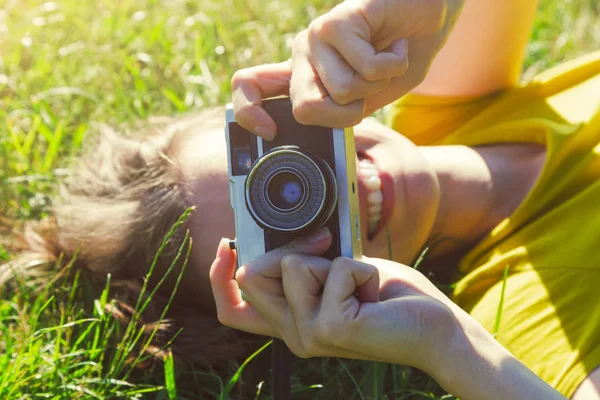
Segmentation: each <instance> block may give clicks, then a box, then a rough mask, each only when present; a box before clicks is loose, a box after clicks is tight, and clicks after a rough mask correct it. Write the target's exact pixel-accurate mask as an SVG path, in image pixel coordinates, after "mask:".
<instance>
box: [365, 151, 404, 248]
mask: <svg viewBox="0 0 600 400" xmlns="http://www.w3.org/2000/svg"><path fill="white" fill-rule="evenodd" d="M357 156H358V159H359V160H363V159H368V160H369V161H371V162H372V163H373V164H375V167H376V168H377V172H378V173H379V179H380V180H381V193H382V195H383V202H382V204H381V218H380V219H379V224H378V225H377V228H376V229H375V232H373V234H371V235H369V236H368V237H367V240H369V241H372V240H373V239H375V238H376V237H377V236H378V235H379V234H380V233H381V232H382V231H383V229H384V228H385V227H386V226H387V224H388V223H389V221H390V219H391V218H392V212H393V210H394V203H395V201H396V192H395V190H394V178H393V177H392V175H391V174H390V173H389V172H387V171H385V170H384V169H382V168H381V166H380V165H379V164H378V163H377V161H376V160H375V159H374V158H373V157H371V156H370V155H369V154H367V153H365V152H363V151H359V152H357ZM357 181H358V193H359V200H360V203H361V208H362V207H365V208H366V210H367V213H368V204H369V202H368V200H367V196H368V194H369V189H367V185H366V183H365V182H364V178H363V176H362V175H360V174H359V173H358V171H357Z"/></svg>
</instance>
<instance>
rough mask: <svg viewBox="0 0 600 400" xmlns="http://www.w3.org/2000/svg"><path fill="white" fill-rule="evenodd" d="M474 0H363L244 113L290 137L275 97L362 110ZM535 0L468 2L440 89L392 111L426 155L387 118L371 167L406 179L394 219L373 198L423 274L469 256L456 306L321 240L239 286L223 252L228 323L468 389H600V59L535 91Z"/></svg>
mask: <svg viewBox="0 0 600 400" xmlns="http://www.w3.org/2000/svg"><path fill="white" fill-rule="evenodd" d="M456 3H457V2H455V1H446V2H443V1H440V2H411V1H402V0H398V1H396V2H393V3H390V2H386V1H383V0H366V1H359V2H354V1H348V2H345V3H343V4H342V5H340V6H338V7H336V8H335V9H334V10H332V11H331V12H330V13H329V14H327V15H325V16H322V17H320V18H319V19H317V20H315V21H314V22H313V23H312V24H311V25H310V27H309V28H308V29H307V30H306V31H304V32H302V33H300V34H299V35H298V37H297V38H296V40H295V42H294V45H293V49H292V54H293V57H292V59H291V62H289V63H283V64H273V65H263V66H259V67H254V68H250V69H248V70H244V71H240V72H239V73H238V74H237V75H236V76H235V77H234V79H233V86H234V87H233V89H234V109H235V111H236V119H237V120H238V122H240V124H243V125H244V126H245V127H246V128H247V129H249V130H252V131H254V133H256V134H257V135H260V136H262V137H264V138H269V137H271V136H273V135H274V134H276V130H277V127H276V126H275V124H274V123H273V120H272V119H271V118H270V117H269V116H268V115H267V114H266V113H265V112H264V111H263V110H262V109H261V107H260V104H261V98H262V97H267V96H274V95H279V94H286V93H288V92H289V93H290V95H291V98H292V102H293V104H294V113H295V116H296V118H297V119H298V120H299V121H300V122H303V123H313V124H320V125H325V126H335V124H337V123H339V121H347V122H348V123H352V122H354V121H357V120H360V119H361V118H362V117H363V116H364V115H365V114H368V113H370V112H372V111H373V110H375V109H377V108H379V107H381V106H383V105H385V104H388V103H391V102H393V101H394V100H396V99H398V98H399V97H400V96H402V95H403V94H404V93H405V92H406V91H407V89H410V88H412V87H413V86H414V85H416V84H417V83H419V79H420V78H419V77H420V76H422V74H423V68H425V69H426V67H425V66H427V65H428V63H431V60H432V59H433V55H432V54H433V53H434V52H435V49H436V48H437V46H439V45H440V37H439V35H440V32H443V31H444V30H447V29H448V28H447V26H448V25H449V24H450V25H451V23H452V22H453V19H454V18H455V17H456V15H455V14H454V13H453V10H454V9H455V8H453V7H455V6H456ZM420 6H421V7H429V8H428V9H427V10H425V11H423V10H420V11H421V12H420V11H419V10H415V9H418V8H419V7H420ZM438 6H439V7H440V9H438V10H436V7H438ZM407 7H408V8H407ZM411 7H412V8H411ZM535 7H536V2H534V1H531V2H523V1H516V0H514V1H505V2H497V1H481V0H480V1H467V2H466V6H465V10H464V14H463V15H462V16H461V19H460V20H459V22H458V23H457V27H456V29H455V31H454V33H453V34H452V35H451V37H450V39H449V41H448V43H447V44H446V45H445V47H444V48H443V50H442V51H441V53H440V55H439V56H438V58H437V59H436V61H435V62H434V63H433V65H432V68H431V70H430V72H429V75H427V77H426V79H425V81H424V82H423V83H422V84H421V85H420V86H419V87H418V88H417V89H416V90H415V92H414V93H413V94H411V95H408V96H405V97H403V98H402V99H400V100H399V101H397V102H395V103H393V105H392V107H391V110H390V112H389V113H388V115H387V116H388V121H389V123H390V125H391V126H392V127H393V128H394V129H395V130H397V131H399V132H401V133H402V134H404V135H406V136H407V137H409V138H410V139H412V140H413V141H414V142H415V143H417V144H420V145H423V146H420V147H413V146H410V145H406V144H405V145H404V146H403V147H402V149H400V148H395V147H392V145H391V143H395V142H399V141H397V140H395V139H393V136H392V135H391V134H389V130H388V128H385V127H383V126H377V125H372V126H370V129H371V130H372V131H371V138H373V141H374V142H373V143H372V146H371V147H369V146H368V147H367V148H366V149H363V150H364V152H365V154H366V155H367V156H368V158H369V159H370V160H372V161H373V163H368V164H367V165H365V168H366V167H369V166H370V165H371V164H374V165H375V166H373V170H374V171H375V172H374V174H375V175H377V172H378V171H379V173H382V172H389V173H391V174H392V175H393V176H394V178H395V181H394V183H395V186H394V190H393V191H391V190H389V188H386V187H383V188H382V189H381V190H382V195H380V196H378V197H383V198H384V201H383V203H384V204H385V203H386V200H385V199H386V198H389V197H394V198H395V200H394V209H393V213H392V214H391V215H392V218H391V219H390V220H381V219H380V216H381V215H387V213H386V212H385V209H384V212H383V213H381V214H380V213H379V211H378V210H379V208H380V207H379V206H378V205H377V204H373V203H372V202H370V201H364V198H363V205H364V204H365V203H368V209H369V212H368V218H369V219H373V220H375V221H376V224H378V226H379V228H381V226H382V225H385V226H387V228H388V230H389V233H390V236H391V239H392V243H393V246H392V248H393V251H394V260H399V261H401V262H403V263H406V264H408V265H410V263H411V262H413V261H414V260H415V258H416V257H417V256H418V254H419V251H418V250H419V249H421V248H422V247H423V246H427V245H428V244H429V245H430V246H431V251H430V253H429V257H430V259H429V263H433V264H437V265H438V267H442V268H443V265H444V264H449V263H448V260H449V259H450V260H459V261H458V271H457V272H458V276H457V277H456V278H457V279H458V282H457V283H456V285H455V286H454V288H453V291H452V296H451V300H450V299H449V298H447V297H446V296H445V295H443V294H442V293H441V292H440V291H439V290H437V289H436V288H435V287H434V286H433V285H431V284H430V283H429V282H428V281H427V279H425V278H424V277H423V276H422V275H421V274H420V273H418V272H415V271H414V270H412V269H409V268H408V267H406V266H403V265H400V264H394V263H390V262H389V261H383V260H377V259H366V260H365V262H366V263H359V262H355V261H351V260H345V259H338V260H335V261H334V262H333V263H332V262H329V261H327V260H324V259H322V258H318V257H315V256H318V255H320V254H322V252H323V251H324V250H325V249H326V248H327V247H328V246H329V240H330V237H329V236H328V233H327V232H325V231H320V232H317V233H315V234H313V236H309V238H308V239H304V240H299V241H298V242H296V243H293V244H292V245H290V246H288V247H287V248H285V249H279V250H276V251H273V252H271V253H269V254H267V255H265V256H264V257H262V258H260V259H259V260H256V261H255V262H253V263H250V264H249V265H246V266H244V267H243V268H242V269H240V270H239V271H238V272H237V273H236V274H235V279H234V277H233V276H234V271H233V270H234V265H235V264H234V261H235V252H233V251H231V250H229V249H228V247H227V246H226V242H223V243H221V245H220V247H219V250H218V253H217V259H216V260H215V263H214V265H213V269H212V277H213V290H214V292H215V298H216V299H217V309H218V311H219V317H220V319H221V320H222V321H223V322H224V323H225V324H226V325H229V326H233V327H236V328H238V329H243V330H246V331H249V332H253V333H259V334H266V335H273V336H276V337H280V338H282V339H283V340H285V342H286V343H287V344H288V346H289V347H290V348H291V349H292V350H293V351H294V352H295V353H296V354H298V355H300V356H303V357H312V356H338V357H348V358H358V359H371V360H382V361H387V362H393V363H407V364H410V365H415V366H418V367H420V368H422V369H424V370H425V371H427V372H429V373H430V374H431V375H433V376H434V377H435V378H436V379H437V380H438V381H439V382H440V383H441V384H442V386H443V387H444V388H446V389H447V390H449V391H451V392H452V393H454V394H455V395H457V396H459V397H460V398H461V399H488V398H494V399H534V398H535V399H542V398H543V399H550V398H563V397H562V396H561V395H560V394H559V393H558V392H556V391H555V390H553V389H552V388H551V387H550V386H547V385H546V384H544V383H543V382H542V381H541V380H540V379H539V377H541V378H542V379H543V380H544V381H546V382H547V383H548V384H550V385H551V386H553V387H554V388H556V389H557V390H558V391H559V392H560V393H562V394H563V395H564V396H567V397H571V398H574V399H586V400H588V399H598V398H600V369H598V366H599V365H600V319H599V318H600V301H599V299H598V294H597V291H598V288H599V282H600V256H599V252H598V249H600V233H599V232H600V231H599V227H600V207H598V205H599V204H600V151H599V149H600V108H599V107H600V52H596V53H593V54H590V55H588V56H585V57H582V58H580V59H578V60H575V61H572V62H570V63H566V64H564V65H562V66H560V67H558V68H555V69H553V70H551V71H547V72H545V73H543V74H541V75H539V76H538V77H536V78H535V79H534V80H533V81H532V82H530V83H528V84H526V85H524V86H518V77H519V72H520V69H521V61H522V57H523V53H524V46H525V44H526V42H527V36H528V33H529V29H530V26H531V23H532V19H533V15H534V11H535ZM407 10H409V11H410V12H411V13H412V14H414V15H417V16H418V15H426V16H427V18H426V21H431V20H432V19H433V20H434V21H436V24H435V26H436V27H437V28H432V27H431V26H428V25H427V23H423V21H421V20H420V19H419V18H414V15H412V14H411V13H408V12H407ZM408 14H411V18H410V19H408V20H407V19H406V18H403V16H405V15H408ZM436 16H442V17H440V19H439V20H438V19H436ZM438 22H439V23H438ZM406 39H408V42H407V43H404V44H402V43H401V42H402V41H403V40H406ZM442 42H443V40H442ZM388 136H389V139H386V140H387V143H389V144H387V145H380V143H381V140H380V139H381V138H382V137H386V138H388ZM377 141H379V142H380V143H377ZM425 145H426V146H425ZM362 165H363V164H361V166H362ZM362 177H363V178H367V180H368V178H369V175H366V174H365V173H362ZM373 186H374V187H380V185H379V184H377V182H375V183H374V185H373ZM364 219H365V220H366V219H367V213H366V211H365V216H364ZM436 244H439V245H436ZM290 253H296V254H294V255H290ZM298 253H301V254H303V255H302V256H301V255H299V254H298ZM367 254H369V253H367ZM238 286H239V287H238ZM240 288H241V289H242V290H243V291H244V293H245V294H246V298H247V299H248V302H244V301H242V300H241V298H240V295H239V293H240V292H239V289H240ZM355 295H356V296H355ZM459 306H460V308H459ZM465 311H467V312H468V313H469V314H470V315H467V314H466V313H465ZM482 326H483V328H485V329H483V328H482ZM494 336H495V339H497V340H495V339H494ZM499 343H500V344H501V345H503V346H504V347H502V346H500V344H499ZM507 349H508V351H507ZM511 353H512V354H511ZM528 368H529V369H528ZM532 372H534V373H535V374H534V373H532ZM536 375H537V376H536Z"/></svg>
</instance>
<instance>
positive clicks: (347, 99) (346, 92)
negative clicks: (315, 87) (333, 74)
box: [329, 79, 353, 105]
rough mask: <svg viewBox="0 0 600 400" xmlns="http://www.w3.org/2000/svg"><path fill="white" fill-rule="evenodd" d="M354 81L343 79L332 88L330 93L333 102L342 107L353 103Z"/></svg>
mask: <svg viewBox="0 0 600 400" xmlns="http://www.w3.org/2000/svg"><path fill="white" fill-rule="evenodd" d="M351 84H352V81H351V80H349V79H343V80H340V81H338V82H335V84H334V85H333V86H332V88H331V90H330V91H329V96H330V97H331V99H332V100H333V101H335V102H336V103H337V104H340V105H346V104H348V103H351V102H352V101H353V91H352V87H351Z"/></svg>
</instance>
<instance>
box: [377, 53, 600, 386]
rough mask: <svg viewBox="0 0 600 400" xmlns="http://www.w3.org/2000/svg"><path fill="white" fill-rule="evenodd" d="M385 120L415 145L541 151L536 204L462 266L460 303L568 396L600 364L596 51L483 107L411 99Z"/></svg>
mask: <svg viewBox="0 0 600 400" xmlns="http://www.w3.org/2000/svg"><path fill="white" fill-rule="evenodd" d="M387 117H388V123H389V124H390V125H391V126H393V127H394V129H396V130H398V131H399V132H400V133H402V134H404V135H406V136H407V137H409V138H411V139H412V140H413V141H414V142H415V143H417V144H419V145H444V144H463V145H469V146H477V145H484V144H491V143H502V142H504V143H506V142H536V143H541V144H544V145H545V146H546V149H547V150H546V151H547V158H546V162H545V165H544V167H543V169H542V172H541V174H540V177H539V178H538V181H537V183H536V184H535V186H534V187H533V189H532V190H531V192H530V193H529V195H528V196H527V197H526V198H525V200H524V201H523V203H522V204H521V205H520V206H519V207H518V209H517V210H516V211H515V212H514V213H513V214H512V215H511V216H510V217H509V218H507V219H505V220H504V221H502V222H501V223H500V224H499V225H498V226H496V227H495V228H494V230H493V231H492V232H490V233H489V234H488V235H487V236H486V237H485V238H483V239H482V240H481V241H480V242H479V243H478V244H477V245H476V246H475V247H474V248H473V249H472V250H471V251H470V252H469V253H468V254H467V255H466V256H465V257H464V258H463V259H462V260H461V262H460V264H459V272H460V273H461V276H460V280H459V281H458V283H457V285H456V288H455V291H454V300H455V301H456V302H457V303H458V305H460V306H461V307H462V308H464V309H465V310H466V311H468V312H469V313H471V315H473V317H475V318H476V319H477V320H478V321H479V322H481V323H482V324H483V325H484V326H485V327H486V329H488V330H489V331H490V332H492V333H496V334H497V336H496V338H497V339H498V341H500V342H501V343H502V344H503V345H504V346H505V347H506V348H508V349H509V350H510V351H511V352H512V353H513V354H514V355H515V356H516V357H517V358H519V359H520V360H521V361H522V362H523V363H525V364H526V365H527V366H528V367H529V368H530V369H532V370H533V371H534V372H535V373H536V374H538V375H539V376H540V377H541V378H542V379H544V380H545V381H547V382H548V383H550V384H551V385H552V386H554V387H555V388H557V389H558V390H559V391H560V392H562V393H563V394H564V395H565V396H567V397H570V396H571V395H572V394H573V393H574V391H575V390H576V389H577V387H578V385H579V384H580V383H581V382H582V381H583V379H585V377H586V376H587V375H588V374H590V373H591V372H592V371H593V370H594V369H595V368H596V367H598V366H599V365H600V52H595V53H592V54H588V55H586V56H584V57H581V58H579V59H577V60H574V61H571V62H568V63H565V64H563V65H561V66H559V67H557V68H554V69H552V70H550V71H547V72H545V73H542V74H541V75H539V76H537V77H536V78H535V79H534V80H533V81H532V82H530V83H528V84H526V85H523V86H519V87H516V88H513V89H510V90H506V91H503V92H500V93H496V94H493V95H490V96H486V97H483V98H467V97H465V98H436V97H428V96H419V95H409V96H406V97H405V98H403V99H401V100H400V101H398V102H397V103H395V104H394V105H393V106H392V109H391V110H390V112H389V114H388V116H387ZM505 270H506V273H507V278H506V280H505V279H504V273H505ZM503 289H504V300H503V303H502V301H501V297H502V292H503ZM498 316H499V318H500V319H499V324H498V329H497V332H496V325H497V323H498V322H497V317H498ZM507 384H510V383H509V382H507Z"/></svg>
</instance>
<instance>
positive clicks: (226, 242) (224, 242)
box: [217, 238, 230, 257]
mask: <svg viewBox="0 0 600 400" xmlns="http://www.w3.org/2000/svg"><path fill="white" fill-rule="evenodd" d="M229 242H230V240H229V239H227V238H221V241H220V242H219V246H218V247H217V257H218V256H219V255H220V254H223V251H225V250H226V249H227V250H228V249H229Z"/></svg>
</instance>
